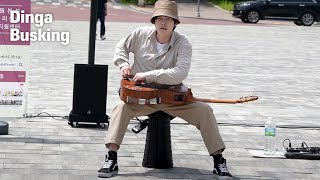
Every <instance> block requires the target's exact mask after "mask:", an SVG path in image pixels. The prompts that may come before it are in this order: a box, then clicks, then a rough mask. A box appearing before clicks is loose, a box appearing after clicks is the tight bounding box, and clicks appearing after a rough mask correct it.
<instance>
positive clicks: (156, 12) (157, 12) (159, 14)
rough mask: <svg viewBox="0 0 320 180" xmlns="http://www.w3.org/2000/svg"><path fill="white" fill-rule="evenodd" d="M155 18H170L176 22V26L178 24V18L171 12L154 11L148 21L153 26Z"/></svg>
mask: <svg viewBox="0 0 320 180" xmlns="http://www.w3.org/2000/svg"><path fill="white" fill-rule="evenodd" d="M157 16H167V17H171V18H173V19H175V20H177V22H178V24H179V23H180V20H179V18H178V17H177V16H175V15H174V14H173V13H172V10H168V9H158V10H156V11H154V13H153V15H152V17H151V20H150V21H151V23H152V24H154V18H155V17H157Z"/></svg>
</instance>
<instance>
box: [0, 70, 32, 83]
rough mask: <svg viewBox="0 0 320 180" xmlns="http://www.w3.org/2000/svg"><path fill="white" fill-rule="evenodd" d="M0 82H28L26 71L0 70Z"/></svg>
mask: <svg viewBox="0 0 320 180" xmlns="http://www.w3.org/2000/svg"><path fill="white" fill-rule="evenodd" d="M0 82H21V83H24V82H26V72H25V71H0Z"/></svg>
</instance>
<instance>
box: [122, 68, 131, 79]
mask: <svg viewBox="0 0 320 180" xmlns="http://www.w3.org/2000/svg"><path fill="white" fill-rule="evenodd" d="M120 71H121V75H122V77H124V78H131V77H132V70H131V67H130V66H129V65H125V66H122V67H121V69H120Z"/></svg>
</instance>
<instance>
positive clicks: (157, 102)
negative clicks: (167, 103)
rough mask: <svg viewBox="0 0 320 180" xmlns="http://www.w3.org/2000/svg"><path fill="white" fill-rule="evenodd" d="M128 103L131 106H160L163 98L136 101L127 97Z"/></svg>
mask: <svg viewBox="0 0 320 180" xmlns="http://www.w3.org/2000/svg"><path fill="white" fill-rule="evenodd" d="M126 102H127V103H131V104H141V105H143V104H160V103H161V98H152V99H135V98H132V97H129V96H127V100H126Z"/></svg>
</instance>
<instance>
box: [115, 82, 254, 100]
mask: <svg viewBox="0 0 320 180" xmlns="http://www.w3.org/2000/svg"><path fill="white" fill-rule="evenodd" d="M120 99H121V100H122V101H124V102H126V103H132V104H176V105H181V104H185V103H186V102H194V101H202V102H206V103H229V104H236V103H244V102H249V101H255V100H257V99H258V96H246V97H241V98H239V99H203V98H195V97H193V94H192V92H191V89H190V88H188V87H187V86H185V85H183V84H179V85H174V86H170V85H160V84H154V83H146V82H140V83H136V82H134V81H131V80H129V79H122V80H121V88H120Z"/></svg>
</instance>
